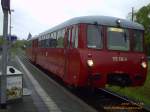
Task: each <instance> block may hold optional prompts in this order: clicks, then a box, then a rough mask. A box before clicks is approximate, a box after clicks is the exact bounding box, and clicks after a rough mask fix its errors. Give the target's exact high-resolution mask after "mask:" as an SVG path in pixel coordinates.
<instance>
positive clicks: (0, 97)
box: [0, 0, 10, 109]
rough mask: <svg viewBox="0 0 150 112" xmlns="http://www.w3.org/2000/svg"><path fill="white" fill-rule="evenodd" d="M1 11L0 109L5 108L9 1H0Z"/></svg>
mask: <svg viewBox="0 0 150 112" xmlns="http://www.w3.org/2000/svg"><path fill="white" fill-rule="evenodd" d="M1 6H2V9H3V14H4V19H3V41H4V43H3V51H2V74H1V79H0V80H1V87H0V105H1V108H3V109H5V108H6V107H7V103H6V75H7V36H8V12H10V0H1Z"/></svg>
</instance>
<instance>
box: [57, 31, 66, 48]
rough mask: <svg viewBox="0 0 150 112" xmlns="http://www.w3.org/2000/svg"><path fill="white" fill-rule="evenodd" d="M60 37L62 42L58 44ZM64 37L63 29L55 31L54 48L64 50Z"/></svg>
mask: <svg viewBox="0 0 150 112" xmlns="http://www.w3.org/2000/svg"><path fill="white" fill-rule="evenodd" d="M60 37H61V38H62V40H61V41H60V44H59V43H58V42H59V41H58V39H60ZM64 37H65V32H64V29H60V30H58V31H57V46H56V48H64Z"/></svg>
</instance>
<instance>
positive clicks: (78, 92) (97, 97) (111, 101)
mask: <svg viewBox="0 0 150 112" xmlns="http://www.w3.org/2000/svg"><path fill="white" fill-rule="evenodd" d="M21 59H22V61H23V62H25V63H26V64H28V65H29V66H31V67H34V68H35V67H37V66H35V65H32V64H31V63H30V62H29V61H28V59H27V58H26V57H25V56H22V57H21ZM38 69H40V70H42V72H44V73H45V74H47V76H48V77H49V78H51V79H54V81H56V83H59V86H60V85H62V86H63V88H65V89H67V91H69V92H71V94H73V95H75V96H77V97H79V98H80V99H81V100H82V101H84V102H85V103H86V104H88V105H90V106H92V107H93V108H95V109H96V110H97V111H98V112H101V111H106V112H107V111H108V112H149V110H147V109H146V108H144V107H143V103H139V102H135V101H132V100H129V99H128V98H125V97H122V96H120V95H118V94H116V93H113V92H111V91H109V90H106V89H97V90H95V92H91V91H90V90H89V89H70V88H68V87H67V86H66V85H64V84H63V82H62V81H61V80H59V79H58V78H57V77H55V76H54V75H50V74H51V73H50V72H48V71H46V70H44V69H42V68H41V67H39V66H38ZM48 74H49V75H48ZM88 105H86V106H88Z"/></svg>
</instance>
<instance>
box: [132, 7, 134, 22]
mask: <svg viewBox="0 0 150 112" xmlns="http://www.w3.org/2000/svg"><path fill="white" fill-rule="evenodd" d="M133 19H134V7H132V21H134V20H133Z"/></svg>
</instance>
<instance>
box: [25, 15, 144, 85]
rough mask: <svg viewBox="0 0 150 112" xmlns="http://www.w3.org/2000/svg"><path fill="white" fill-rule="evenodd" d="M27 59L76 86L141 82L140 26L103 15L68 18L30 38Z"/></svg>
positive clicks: (135, 83) (142, 51) (142, 78)
mask: <svg viewBox="0 0 150 112" xmlns="http://www.w3.org/2000/svg"><path fill="white" fill-rule="evenodd" d="M29 43H30V44H31V47H28V48H27V50H26V53H27V56H28V57H29V59H30V60H31V61H32V62H34V63H36V64H38V65H40V66H42V67H43V68H45V69H47V70H49V71H51V72H53V73H54V74H56V75H57V76H58V77H60V78H61V79H62V80H63V81H64V82H66V83H67V84H69V85H72V86H75V87H86V86H91V87H96V88H99V87H105V85H106V84H111V85H118V86H142V85H143V84H144V82H145V79H146V74H147V59H146V55H145V54H144V28H143V26H141V25H139V24H137V23H133V22H130V21H127V20H124V19H118V18H114V17H104V16H90V17H79V18H74V19H71V20H69V21H67V22H65V23H63V24H61V25H58V26H56V27H54V28H52V29H50V30H48V31H46V32H43V33H41V34H39V35H38V36H36V37H35V38H33V39H31V40H30V41H29Z"/></svg>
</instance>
